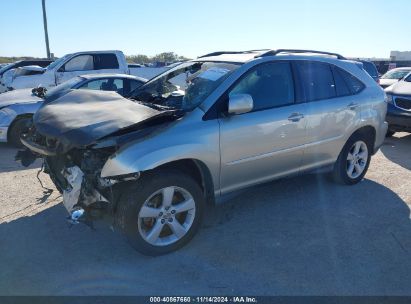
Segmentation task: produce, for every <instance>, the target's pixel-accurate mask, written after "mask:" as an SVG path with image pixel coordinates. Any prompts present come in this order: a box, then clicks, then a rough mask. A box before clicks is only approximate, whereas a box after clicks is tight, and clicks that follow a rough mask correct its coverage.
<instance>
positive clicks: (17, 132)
mask: <svg viewBox="0 0 411 304" xmlns="http://www.w3.org/2000/svg"><path fill="white" fill-rule="evenodd" d="M30 124H31V118H29V117H24V118H19V119H17V120H16V121H15V122H13V124H12V125H11V127H10V130H9V136H8V137H9V138H8V141H9V142H10V143H11V144H12V145H13V146H14V147H16V148H23V147H24V146H23V144H22V143H21V140H20V136H21V134H22V133H24V132H26V131H27V130H28V129H29V127H30Z"/></svg>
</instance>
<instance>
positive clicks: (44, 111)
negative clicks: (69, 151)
mask: <svg viewBox="0 0 411 304" xmlns="http://www.w3.org/2000/svg"><path fill="white" fill-rule="evenodd" d="M161 115H169V113H167V112H165V111H157V110H155V109H152V108H150V107H147V106H144V105H141V104H139V103H136V102H133V101H131V100H128V99H126V98H123V97H122V96H120V95H119V94H117V93H115V92H103V91H89V90H73V91H71V92H69V93H67V94H65V95H64V96H62V97H60V98H58V99H56V100H54V101H52V102H50V103H45V104H43V106H42V107H41V108H40V109H39V110H38V111H37V112H36V114H35V115H34V118H33V120H34V125H35V127H36V130H37V131H38V132H39V133H40V134H41V135H43V136H46V137H50V138H54V139H57V140H58V141H59V142H60V143H62V144H64V145H66V146H71V147H74V146H76V147H84V146H87V145H90V144H92V143H94V142H95V141H96V140H98V139H100V138H102V137H105V136H107V135H110V134H112V133H114V132H116V131H119V130H121V129H123V128H126V127H130V126H133V125H136V124H140V123H143V122H146V121H148V120H150V119H152V118H154V117H158V116H161Z"/></svg>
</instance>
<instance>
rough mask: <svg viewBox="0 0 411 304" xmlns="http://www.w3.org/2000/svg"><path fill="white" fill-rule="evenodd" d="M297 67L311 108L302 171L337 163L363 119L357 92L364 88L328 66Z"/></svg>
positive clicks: (300, 64)
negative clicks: (347, 142) (342, 150)
mask: <svg viewBox="0 0 411 304" xmlns="http://www.w3.org/2000/svg"><path fill="white" fill-rule="evenodd" d="M295 66H296V72H297V73H296V74H297V78H298V82H299V84H300V90H301V92H302V93H301V96H302V102H305V103H306V105H307V107H306V119H307V133H306V136H307V145H306V148H305V150H304V158H303V164H302V169H311V168H316V167H320V166H323V165H328V164H330V163H333V162H334V161H335V160H336V158H337V157H338V154H339V152H340V151H341V148H342V146H343V145H344V143H345V139H346V136H347V134H349V133H350V132H351V130H353V129H354V128H355V127H354V126H355V124H356V123H357V122H359V121H360V119H361V118H360V109H359V106H360V105H359V104H358V101H357V100H356V99H357V98H356V96H355V93H358V92H359V91H360V90H362V88H363V85H362V83H361V82H359V81H358V80H357V81H358V82H357V83H356V84H354V82H356V80H355V77H353V76H352V75H351V74H349V73H348V72H346V71H344V70H342V69H340V68H338V67H336V66H334V65H331V64H328V63H324V62H318V61H306V60H302V61H296V63H295ZM348 82H350V83H351V85H350V84H349V83H348ZM353 90H356V92H353Z"/></svg>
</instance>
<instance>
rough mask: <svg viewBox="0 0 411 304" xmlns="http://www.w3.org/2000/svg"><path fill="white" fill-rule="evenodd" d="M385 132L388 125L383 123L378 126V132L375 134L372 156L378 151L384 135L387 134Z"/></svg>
mask: <svg viewBox="0 0 411 304" xmlns="http://www.w3.org/2000/svg"><path fill="white" fill-rule="evenodd" d="M387 131H388V123H387V122H386V121H384V123H383V124H381V125H380V129H379V130H378V132H377V134H376V138H375V144H374V154H375V153H377V151H378V150H379V149H380V147H381V146H382V144H383V143H384V140H385V135H386V134H387Z"/></svg>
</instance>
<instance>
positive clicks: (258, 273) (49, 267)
mask: <svg viewBox="0 0 411 304" xmlns="http://www.w3.org/2000/svg"><path fill="white" fill-rule="evenodd" d="M66 216H67V214H66V211H65V210H64V208H63V206H62V205H61V204H59V205H55V206H52V207H50V208H47V209H45V210H43V211H41V212H39V213H37V214H35V215H32V216H23V217H19V218H17V219H15V220H12V221H10V222H7V223H2V224H0V247H1V248H2V249H1V250H0V263H1V271H0V294H1V295H13V294H14V295H16V294H17V295H149V294H151V295H153V294H155V295H205V294H213V295H230V294H233V295H244V294H248V295H249V294H252V295H409V294H410V291H411V280H410V279H409V278H410V273H411V259H410V254H411V223H410V209H409V208H408V206H407V204H406V203H405V202H404V201H403V200H402V199H401V198H400V197H399V196H397V195H396V194H395V193H394V192H392V191H391V190H390V189H388V188H386V187H384V186H383V185H381V184H378V183H376V182H373V181H371V180H367V179H365V180H363V181H362V182H361V183H359V184H358V185H356V186H340V185H336V184H334V183H331V182H329V181H328V180H327V179H326V178H324V177H323V176H318V175H307V176H303V177H297V178H292V179H285V180H281V181H277V182H272V183H269V184H265V185H261V186H257V187H253V188H250V189H248V190H247V191H244V192H242V193H241V195H239V196H237V197H233V198H232V199H231V200H229V201H227V202H225V203H224V204H222V205H219V206H215V207H209V208H208V209H207V212H206V215H205V222H204V225H203V227H202V229H201V230H200V232H199V234H198V235H197V236H196V237H195V238H194V239H193V240H192V241H191V242H190V243H189V244H188V245H187V246H185V247H184V248H182V249H180V250H178V251H176V252H173V253H171V254H168V255H165V256H160V257H155V258H152V257H146V256H142V255H140V254H138V253H137V252H135V251H134V250H133V249H132V248H131V247H130V246H128V244H127V243H126V242H124V239H123V238H122V237H120V235H119V234H118V233H116V232H112V231H111V230H110V229H109V228H108V227H107V226H104V225H98V227H97V229H96V230H93V229H91V228H89V227H87V226H85V225H76V226H73V227H69V226H68V224H67V223H66V222H65V217H66Z"/></svg>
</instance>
